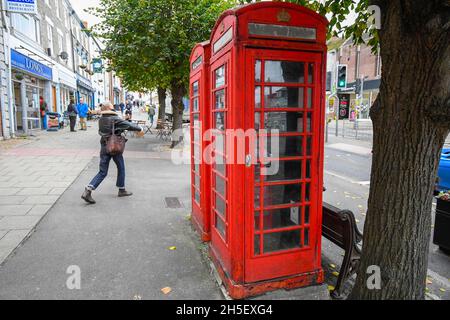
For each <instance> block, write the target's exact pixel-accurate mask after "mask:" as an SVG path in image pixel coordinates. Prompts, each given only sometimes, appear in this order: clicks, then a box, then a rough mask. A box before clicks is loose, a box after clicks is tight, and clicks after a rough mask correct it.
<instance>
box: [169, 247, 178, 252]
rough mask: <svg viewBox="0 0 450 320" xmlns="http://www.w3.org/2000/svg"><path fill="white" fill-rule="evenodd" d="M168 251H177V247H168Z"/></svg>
mask: <svg viewBox="0 0 450 320" xmlns="http://www.w3.org/2000/svg"><path fill="white" fill-rule="evenodd" d="M169 250H170V251H175V250H177V247H170V248H169Z"/></svg>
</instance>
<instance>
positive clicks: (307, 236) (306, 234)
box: [304, 229, 310, 247]
mask: <svg viewBox="0 0 450 320" xmlns="http://www.w3.org/2000/svg"><path fill="white" fill-rule="evenodd" d="M309 243H310V237H309V229H305V238H304V244H305V247H308V246H309Z"/></svg>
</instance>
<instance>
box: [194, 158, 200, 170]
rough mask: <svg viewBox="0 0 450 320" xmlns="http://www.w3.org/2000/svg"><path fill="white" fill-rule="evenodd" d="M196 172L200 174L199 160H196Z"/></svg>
mask: <svg viewBox="0 0 450 320" xmlns="http://www.w3.org/2000/svg"><path fill="white" fill-rule="evenodd" d="M194 161H195V165H194V170H195V172H200V164H199V163H198V160H195V159H194Z"/></svg>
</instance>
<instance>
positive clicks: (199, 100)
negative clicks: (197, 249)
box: [190, 41, 211, 241]
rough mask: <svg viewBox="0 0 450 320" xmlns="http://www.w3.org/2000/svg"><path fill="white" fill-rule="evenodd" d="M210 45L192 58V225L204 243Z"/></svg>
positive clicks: (207, 233) (199, 47)
mask: <svg viewBox="0 0 450 320" xmlns="http://www.w3.org/2000/svg"><path fill="white" fill-rule="evenodd" d="M210 56H211V47H210V44H209V41H206V42H203V43H200V44H198V45H196V46H195V47H194V49H193V50H192V55H191V60H190V61H191V76H190V97H191V101H190V105H191V152H192V155H191V164H192V166H191V171H192V172H191V175H192V179H191V181H192V186H191V189H192V223H193V225H194V227H195V228H196V230H197V231H198V232H199V233H200V235H201V238H202V240H203V241H209V240H210V239H211V204H210V200H211V198H210V192H211V182H210V181H211V180H210V179H211V166H210V165H209V164H208V162H207V161H205V159H204V157H203V153H204V150H205V148H206V147H207V145H208V144H209V143H208V142H207V141H206V140H205V139H204V132H206V131H207V130H208V129H209V128H210V112H211V111H210V104H209V59H210Z"/></svg>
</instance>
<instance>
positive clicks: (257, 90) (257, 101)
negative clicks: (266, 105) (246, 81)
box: [255, 87, 261, 109]
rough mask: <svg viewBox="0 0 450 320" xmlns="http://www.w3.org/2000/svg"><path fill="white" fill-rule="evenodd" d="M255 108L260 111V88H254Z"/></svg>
mask: <svg viewBox="0 0 450 320" xmlns="http://www.w3.org/2000/svg"><path fill="white" fill-rule="evenodd" d="M255 108H256V109H261V87H256V88H255Z"/></svg>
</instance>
